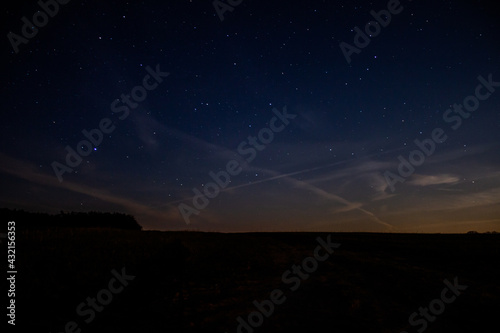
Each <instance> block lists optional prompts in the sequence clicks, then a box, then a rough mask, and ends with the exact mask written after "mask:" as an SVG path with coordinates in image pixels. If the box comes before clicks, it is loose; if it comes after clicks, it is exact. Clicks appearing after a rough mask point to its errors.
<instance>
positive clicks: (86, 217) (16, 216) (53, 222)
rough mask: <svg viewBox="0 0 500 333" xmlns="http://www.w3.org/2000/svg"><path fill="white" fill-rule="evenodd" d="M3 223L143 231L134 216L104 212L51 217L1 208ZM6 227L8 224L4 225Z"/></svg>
mask: <svg viewBox="0 0 500 333" xmlns="http://www.w3.org/2000/svg"><path fill="white" fill-rule="evenodd" d="M0 216H1V219H2V221H4V222H6V221H15V222H16V228H18V229H23V228H114V229H126V230H141V229H142V227H141V226H140V224H139V223H137V221H136V220H135V218H134V217H133V216H132V215H128V214H123V213H103V212H87V213H83V212H63V211H61V212H60V213H59V214H56V215H51V214H47V213H32V212H27V211H24V210H17V209H8V208H0ZM4 224H5V225H6V223H4Z"/></svg>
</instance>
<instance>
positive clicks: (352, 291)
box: [16, 229, 500, 333]
mask: <svg viewBox="0 0 500 333" xmlns="http://www.w3.org/2000/svg"><path fill="white" fill-rule="evenodd" d="M328 235H330V237H331V240H332V242H335V243H339V244H340V247H339V248H338V249H336V250H335V252H334V253H332V254H331V255H330V256H329V257H328V258H327V259H326V260H325V261H323V262H319V263H318V266H317V269H316V270H313V271H312V272H311V273H309V277H308V278H307V279H304V280H302V279H301V278H298V277H297V274H294V273H291V274H289V275H287V277H288V278H289V279H294V280H283V278H282V276H283V274H284V273H285V272H286V271H287V270H290V269H291V268H292V266H293V265H295V264H298V265H300V264H301V263H302V262H303V260H304V259H305V258H307V257H310V256H313V253H314V250H315V248H316V247H317V245H318V242H317V237H321V238H322V239H325V240H326V239H327V237H328ZM16 246H17V266H18V281H17V285H16V289H17V290H16V303H17V316H16V322H17V325H16V329H20V328H22V327H25V328H26V329H28V330H23V331H24V332H28V331H29V332H54V333H55V332H64V327H65V325H66V323H67V322H70V321H74V322H76V324H77V325H78V328H79V329H81V332H237V327H238V322H237V318H238V317H242V318H244V319H245V321H248V315H249V314H250V313H252V312H253V311H256V307H255V305H254V304H252V303H253V302H254V300H257V301H258V302H262V301H264V300H266V299H269V297H270V293H271V291H273V290H275V289H279V290H281V291H282V292H283V293H284V294H283V295H284V297H286V300H284V302H282V303H281V304H279V305H275V306H274V312H273V313H272V314H271V315H270V316H269V317H265V316H263V317H262V318H263V321H262V324H261V325H260V326H259V327H256V328H252V329H251V330H254V331H255V332H325V331H326V332H350V333H352V332H364V333H365V332H394V333H399V332H401V331H407V332H408V333H410V332H417V329H422V328H423V326H424V324H423V320H422V319H421V317H420V316H419V317H416V318H415V320H419V319H420V320H421V322H420V324H418V325H416V326H411V325H410V323H409V317H410V315H411V314H412V313H413V312H418V311H419V308H420V307H429V303H430V302H431V301H433V300H434V299H440V298H441V292H442V290H443V289H444V288H445V287H446V285H445V284H444V283H443V281H444V280H445V279H447V280H449V281H450V282H451V283H453V280H454V278H455V277H457V278H458V283H459V284H461V285H467V286H468V288H467V289H466V290H464V291H462V293H461V295H460V296H458V297H456V298H455V299H454V301H452V302H451V303H450V304H446V305H445V308H444V310H443V311H442V313H441V314H439V315H437V316H435V318H433V317H431V318H433V320H434V321H433V322H431V321H430V320H427V322H428V326H427V328H426V329H425V332H454V333H457V332H467V333H471V332H474V333H486V332H498V321H497V317H498V314H499V313H500V311H499V310H500V284H499V281H500V265H499V263H500V235H488V234H475V235H474V234H472V235H469V234H468V235H425V234H424V235H422V234H420V235H414V234H411V235H409V234H362V233H331V234H328V233H247V234H217V233H198V232H149V231H143V232H138V231H135V232H134V231H115V230H99V229H76V230H71V229H65V230H52V231H35V230H31V231H18V234H17V243H16ZM325 253H326V252H325V251H323V250H322V251H321V252H320V253H319V254H320V255H325ZM309 263H310V264H311V265H312V261H310V262H309ZM311 267H313V266H311ZM113 269H115V270H116V271H118V272H121V271H122V269H125V272H126V274H127V275H133V276H135V278H134V279H133V280H131V281H129V282H128V285H127V286H126V287H124V288H123V290H122V291H121V292H118V293H116V294H114V295H113V296H112V297H113V298H112V300H110V302H109V304H106V305H104V306H103V307H102V308H101V309H100V310H101V311H100V312H97V311H95V317H94V318H92V320H89V322H88V323H86V322H85V319H89V318H90V314H89V313H90V311H89V312H87V314H86V315H79V314H78V313H77V311H76V308H77V307H78V305H79V304H81V303H82V302H86V299H87V297H94V298H95V297H96V295H97V294H98V293H99V292H100V291H101V290H103V289H108V284H109V281H110V280H111V279H112V278H113V274H112V273H111V271H112V270H113ZM311 270H312V269H311ZM292 281H294V282H292ZM298 281H300V286H299V285H298ZM118 285H119V284H116V285H115V288H118ZM292 287H298V288H297V289H296V290H295V291H292V290H291V288H292ZM100 295H101V297H105V296H106V292H105V291H104V292H101V293H100ZM452 295H453V294H452V293H448V294H446V296H447V297H449V298H452ZM281 299H282V298H281ZM438 303H439V302H434V303H433V304H434V306H439V304H438ZM82 309H87V310H88V307H87V306H85V307H83V308H82ZM438 310H439V309H438ZM430 315H431V316H432V313H431V314H430ZM252 318H254V320H257V321H258V319H259V317H258V316H257V315H255V314H254V316H253V317H252ZM251 330H248V329H240V331H241V332H245V333H246V332H251ZM75 332H78V331H76V330H75ZM421 332H423V330H421Z"/></svg>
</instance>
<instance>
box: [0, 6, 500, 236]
mask: <svg viewBox="0 0 500 333" xmlns="http://www.w3.org/2000/svg"><path fill="white" fill-rule="evenodd" d="M46 3H47V4H45V2H44V0H42V4H39V3H37V2H36V1H34V0H31V1H18V2H13V1H11V2H8V3H6V5H5V6H4V10H3V16H2V20H1V22H2V23H1V24H2V31H3V36H4V37H3V46H2V61H1V66H2V73H3V75H2V81H3V82H2V96H3V106H2V121H1V123H0V124H1V125H0V126H1V131H0V139H1V140H0V161H1V163H0V182H1V185H2V186H1V190H0V206H1V207H8V208H19V209H25V210H30V211H42V212H49V213H58V212H59V211H60V210H64V211H91V210H94V211H95V210H97V211H117V212H124V213H129V214H132V215H134V216H135V217H136V219H137V220H138V222H139V223H140V224H141V225H142V226H143V228H144V229H157V230H201V231H221V232H240V231H367V232H443V233H448V232H450V233H453V232H467V231H469V230H477V231H480V232H484V231H488V230H497V231H500V154H499V152H500V122H499V119H500V108H499V107H500V83H498V82H500V66H499V64H500V62H499V55H500V44H499V43H498V36H499V32H500V29H499V23H500V20H499V17H500V15H499V14H498V10H497V7H496V6H495V5H496V2H495V1H479V0H475V1H430V0H420V1H416V0H414V1H410V0H401V1H400V2H398V1H395V0H391V1H356V0H354V1H250V0H244V1H239V0H232V1H214V2H213V1H210V0H203V1H201V0H191V1H187V0H182V1H181V0H176V1H153V0H145V1H128V2H125V1H77V0H72V1H69V2H67V3H64V1H62V0H61V3H57V8H56V6H55V5H54V3H55V2H53V1H47V2H46ZM43 6H44V7H45V9H43ZM39 11H44V12H41V13H40V12H39ZM372 11H373V12H372ZM45 12H47V14H45ZM384 13H388V14H389V15H390V20H389V17H388V15H385V16H384ZM375 17H378V19H379V21H377V20H376V18H375ZM22 18H25V20H23V19H22ZM26 22H28V23H26ZM33 22H35V23H33ZM36 22H38V23H36ZM35 29H36V32H35ZM68 156H69V157H68ZM410 161H411V162H410Z"/></svg>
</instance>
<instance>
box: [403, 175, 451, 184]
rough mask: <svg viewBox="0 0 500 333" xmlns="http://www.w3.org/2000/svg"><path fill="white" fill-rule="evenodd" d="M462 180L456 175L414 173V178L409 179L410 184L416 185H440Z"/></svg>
mask: <svg viewBox="0 0 500 333" xmlns="http://www.w3.org/2000/svg"><path fill="white" fill-rule="evenodd" d="M459 181H460V178H458V177H457V176H454V175H449V174H442V175H433V176H430V175H417V174H415V175H413V177H412V179H411V180H410V181H408V184H410V185H414V186H429V185H439V184H456V183H458V182H459Z"/></svg>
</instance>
